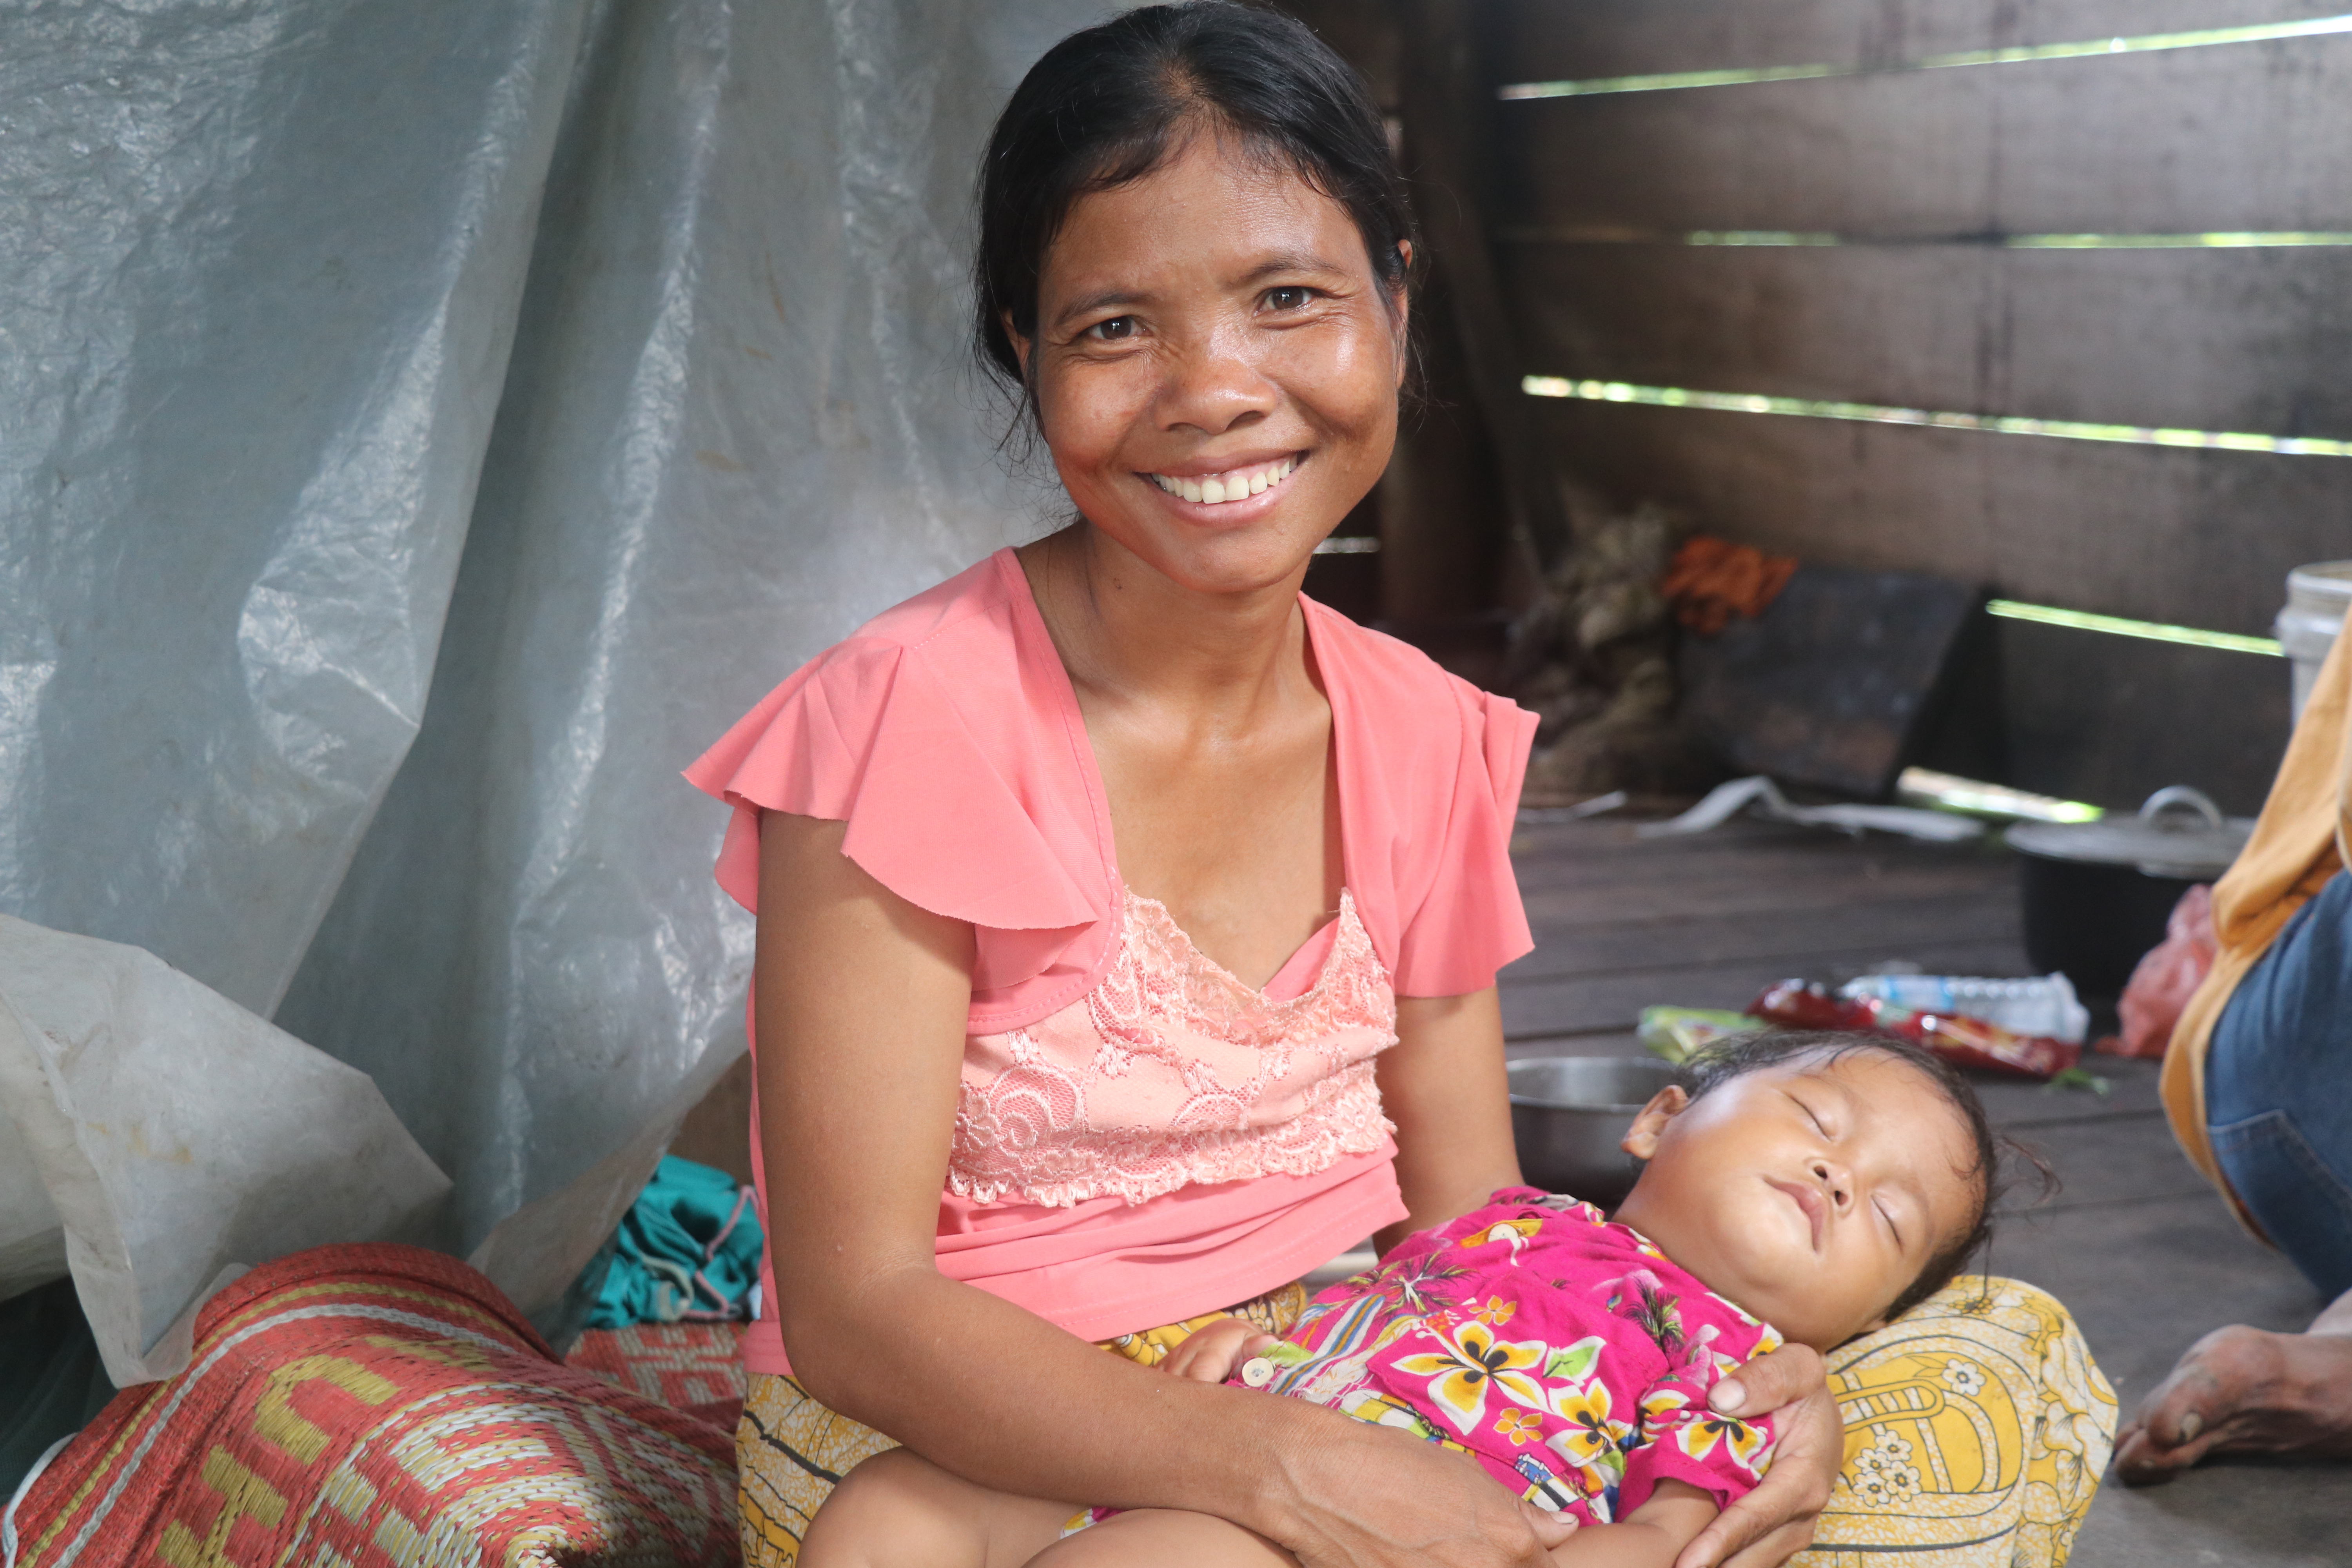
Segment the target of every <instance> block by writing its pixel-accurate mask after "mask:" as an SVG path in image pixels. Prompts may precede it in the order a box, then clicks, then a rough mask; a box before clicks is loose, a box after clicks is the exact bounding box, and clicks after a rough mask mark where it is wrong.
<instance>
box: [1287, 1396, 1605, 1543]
mask: <svg viewBox="0 0 2352 1568" xmlns="http://www.w3.org/2000/svg"><path fill="white" fill-rule="evenodd" d="M1335 1436H1337V1439H1338V1440H1337V1441H1333V1442H1328V1443H1314V1444H1307V1445H1300V1446H1298V1447H1293V1448H1291V1449H1289V1450H1288V1452H1287V1455H1286V1458H1289V1459H1290V1460H1291V1462H1290V1463H1287V1464H1284V1465H1283V1466H1282V1467H1281V1469H1282V1471H1283V1472H1284V1476H1283V1479H1284V1480H1285V1481H1286V1482H1287V1483H1288V1486H1287V1488H1286V1489H1288V1490H1289V1497H1288V1499H1287V1502H1286V1512H1287V1513H1288V1515H1289V1518H1288V1520H1287V1521H1286V1523H1285V1526H1284V1528H1283V1529H1281V1530H1280V1531H1277V1532H1276V1536H1275V1539H1276V1540H1278V1541H1280V1542H1282V1544H1283V1545H1285V1546H1286V1547H1287V1548H1288V1549H1289V1550H1290V1551H1291V1552H1294V1553H1296V1554H1297V1557H1298V1560H1299V1562H1300V1563H1302V1564H1303V1565H1304V1568H1550V1564H1551V1556H1550V1553H1551V1549H1552V1548H1553V1547H1555V1546H1558V1545H1559V1544H1560V1543H1561V1542H1565V1541H1566V1540H1567V1539H1568V1538H1569V1537H1570V1535H1572V1534H1573V1533H1574V1532H1575V1528H1576V1527H1575V1523H1574V1521H1572V1520H1568V1519H1563V1518H1560V1517H1559V1516H1558V1515H1553V1514H1547V1513H1545V1512H1544V1511H1543V1510H1541V1509H1538V1508H1536V1507H1535V1506H1534V1505H1532V1504H1530V1503H1528V1502H1526V1501H1525V1500H1522V1499H1519V1498H1516V1497H1513V1496H1512V1495H1511V1494H1510V1493H1509V1492H1508V1491H1507V1490H1505V1489H1503V1488H1501V1487H1499V1486H1496V1484H1495V1480H1494V1478H1493V1477H1491V1476H1489V1475H1488V1474H1487V1473H1486V1470H1485V1469H1484V1468H1482V1467H1481V1466H1480V1465H1479V1464H1478V1462H1477V1461H1476V1460H1475V1459H1472V1458H1470V1457H1469V1456H1468V1455H1466V1454H1463V1453H1459V1452H1454V1451H1451V1450H1447V1449H1444V1448H1440V1447H1436V1446H1435V1445H1433V1444H1429V1443H1424V1442H1423V1441H1421V1440H1420V1439H1418V1438H1416V1437H1413V1436H1410V1435H1409V1434H1407V1433H1404V1432H1401V1431H1395V1430H1391V1429H1388V1428H1384V1427H1379V1426H1364V1427H1360V1428H1359V1429H1358V1430H1357V1431H1355V1432H1342V1433H1339V1434H1336V1435H1335Z"/></svg>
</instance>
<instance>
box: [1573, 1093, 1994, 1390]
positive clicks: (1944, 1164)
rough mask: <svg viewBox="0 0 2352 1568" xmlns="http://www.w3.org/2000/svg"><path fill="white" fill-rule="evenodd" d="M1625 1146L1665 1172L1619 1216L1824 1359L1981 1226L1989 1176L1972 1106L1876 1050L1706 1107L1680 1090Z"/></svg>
mask: <svg viewBox="0 0 2352 1568" xmlns="http://www.w3.org/2000/svg"><path fill="white" fill-rule="evenodd" d="M1624 1146H1625V1151H1626V1152H1628V1153H1630V1154H1632V1155H1633V1156H1635V1157H1636V1158H1637V1159H1642V1160H1646V1161H1647V1162H1649V1163H1648V1167H1647V1169H1645V1170H1644V1171H1643V1173H1642V1179H1641V1181H1640V1182H1639V1183H1638V1184H1636V1185H1635V1186H1634V1188H1633V1195H1632V1196H1630V1197H1628V1198H1627V1199H1626V1200H1625V1205H1624V1206H1623V1207H1622V1209H1620V1210H1619V1211H1618V1213H1617V1217H1618V1218H1619V1219H1621V1220H1622V1221H1624V1223H1626V1224H1627V1225H1630V1226H1633V1228H1634V1229H1636V1230H1638V1231H1640V1232H1642V1233H1643V1235H1644V1236H1647V1237H1649V1238H1650V1239H1651V1240H1653V1241H1654V1242H1656V1243H1657V1244H1658V1245H1659V1247H1663V1248H1664V1250H1665V1253H1666V1256H1667V1257H1669V1258H1673V1259H1674V1260H1675V1262H1676V1263H1678V1264H1680V1265H1681V1266H1682V1267H1683V1268H1687V1269H1689V1270H1690V1271H1691V1272H1692V1273H1693V1274H1696V1276H1698V1278H1699V1279H1703V1280H1705V1281H1706V1284H1707V1287H1708V1288H1709V1289H1712V1290H1714V1291H1715V1292H1716V1293H1717V1295H1720V1296H1724V1297H1727V1298H1728V1299H1730V1300H1733V1301H1736V1302H1738V1304H1739V1305H1740V1306H1742V1307H1744V1308H1746V1309H1747V1310H1748V1311H1750V1312H1753V1313H1755V1314H1756V1315H1757V1316H1759V1317H1760V1318H1763V1319H1765V1320H1766V1321H1769V1322H1770V1323H1771V1324H1772V1325H1773V1326H1774V1327H1776V1328H1778V1329H1779V1330H1780V1331H1781V1332H1782V1333H1783V1334H1785V1335H1787V1336H1788V1337H1789V1338H1790V1339H1791V1340H1793V1341H1796V1342H1799V1343H1801V1344H1809V1345H1811V1346H1813V1347H1814V1348H1815V1349H1817V1350H1827V1349H1829V1348H1830V1347H1831V1346H1832V1345H1834V1344H1837V1343H1839V1342H1842V1341H1844V1340H1848V1339H1851V1338H1852V1337H1853V1336H1854V1335H1855V1334H1857V1333H1861V1332H1863V1331H1865V1330H1868V1329H1874V1328H1876V1327H1878V1326H1879V1325H1880V1324H1881V1323H1883V1322H1884V1321H1885V1313H1886V1309H1887V1308H1888V1306H1890V1305H1891V1304H1892V1303H1893V1302H1894V1300H1895V1298H1896V1297H1898V1296H1900V1295H1901V1294H1902V1293H1903V1292H1904V1291H1905V1290H1906V1289H1909V1288H1910V1285H1911V1282H1912V1281H1913V1280H1914V1279H1917V1278H1918V1276H1919V1271H1920V1270H1921V1269H1922V1268H1925V1267H1926V1266H1927V1261H1928V1259H1929V1258H1933V1257H1934V1256H1935V1255H1936V1254H1937V1253H1938V1252H1940V1251H1941V1250H1943V1248H1944V1247H1947V1246H1948V1245H1949V1244H1950V1243H1951V1242H1952V1241H1953V1240H1955V1239H1956V1238H1957V1237H1959V1236H1960V1235H1961V1234H1962V1233H1963V1232H1964V1230H1965V1229H1966V1228H1967V1227H1968V1226H1969V1225H1970V1224H1971V1222H1972V1221H1973V1219H1974V1217H1975V1207H1976V1202H1977V1194H1978V1192H1979V1190H1980V1184H1981V1181H1982V1178H1981V1177H1980V1176H1979V1174H1977V1173H1975V1172H1974V1170H1973V1166H1974V1164H1975V1163H1976V1149H1975V1144H1974V1141H1973V1139H1972V1137H1971V1135H1970V1133H1969V1129H1968V1125H1967V1123H1966V1122H1965V1121H1963V1120H1962V1119H1961V1116H1960V1113H1959V1111H1958V1110H1956V1109H1955V1108H1954V1107H1953V1106H1952V1104H1951V1102H1950V1101H1949V1100H1946V1099H1945V1098H1944V1096H1943V1094H1942V1092H1941V1091H1940V1090H1938V1089H1937V1088H1936V1087H1935V1085H1934V1084H1932V1083H1930V1082H1929V1081H1928V1080H1927V1078H1926V1077H1925V1076H1923V1075H1922V1074H1921V1073H1920V1072H1919V1071H1918V1069H1917V1068H1913V1067H1910V1066H1908V1065H1907V1064H1906V1063H1904V1062H1902V1061H1900V1060H1898V1059H1896V1058H1893V1057H1889V1056H1885V1055H1883V1054H1881V1053H1879V1052H1876V1051H1855V1052H1850V1053H1848V1054H1846V1055H1844V1056H1842V1057H1838V1058H1835V1059H1825V1058H1822V1057H1819V1056H1816V1057H1811V1058H1798V1059H1797V1060H1795V1061H1791V1062H1788V1063H1785V1064H1783V1065H1781V1066H1779V1067H1774V1068H1764V1069H1762V1070H1760V1071H1757V1072H1752V1073H1748V1074H1747V1075H1745V1076H1744V1077H1741V1078H1738V1079H1733V1080H1732V1081H1731V1082H1729V1083H1727V1084H1725V1085H1724V1086H1723V1087H1722V1088H1720V1089H1716V1090H1715V1091H1714V1092H1712V1093H1710V1094H1708V1095H1707V1096H1706V1098H1705V1099H1703V1100H1696V1101H1692V1100H1688V1099H1687V1097H1685V1095H1684V1094H1683V1092H1682V1090H1680V1089H1668V1090H1666V1091H1665V1092H1664V1093H1663V1094H1661V1095H1659V1096H1658V1098H1657V1099H1655V1100H1652V1101H1651V1102H1650V1103H1649V1105H1648V1106H1647V1107H1646V1108H1645V1109H1644V1110H1643V1112H1642V1114H1641V1116H1640V1117H1639V1118H1637V1119H1636V1120H1635V1121H1634V1123H1633V1130H1632V1131H1629V1132H1628V1133H1626V1135H1625V1145H1624Z"/></svg>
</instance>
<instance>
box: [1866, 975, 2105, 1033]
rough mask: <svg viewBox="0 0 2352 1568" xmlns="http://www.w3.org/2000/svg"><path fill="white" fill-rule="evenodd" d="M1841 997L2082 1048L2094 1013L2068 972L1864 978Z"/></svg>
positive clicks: (1872, 976) (1870, 976)
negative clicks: (1873, 1000)
mask: <svg viewBox="0 0 2352 1568" xmlns="http://www.w3.org/2000/svg"><path fill="white" fill-rule="evenodd" d="M1838 994H1839V995H1841V996H1875V997H1877V998H1878V999H1879V1000H1880V1001H1881V1002H1892V1003H1893V1004H1895V1005H1896V1006H1897V1007H1908V1008H1909V1009H1911V1011H1913V1012H1915V1013H1936V1014H1948V1013H1957V1014H1958V1015H1960V1016H1963V1017H1968V1018H1975V1019H1978V1020H1979V1021H1980V1022H1982V1023H1987V1024H1998V1025H1999V1026H2000V1027H2002V1028H2004V1029H2007V1030H2008V1031H2009V1032H2010V1033H2011V1034H2013V1035H2047V1036H2049V1037H2051V1038H2052V1039H2053V1040H2064V1041H2066V1042H2068V1043H2069V1044H2071V1045H2077V1046H2079V1045H2081V1044H2082V1043H2083V1041H2084V1037H2087V1036H2088V1035H2089V1034H2090V1032H2091V1010H2090V1009H2089V1008H2087V1007H2085V1006H2084V1005H2083V1004H2082V1002H2081V1001H2080V1000H2079V999H2078V998H2077V997H2076V996H2075V994H2074V982H2072V981H2070V980H2068V979H2067V978H2066V977H2065V976H2064V975H2063V974H2042V975H2036V976H2034V977H2032V979H2027V980H1983V979H1979V978H1977V977H1976V976H1974V975H1966V974H1864V975H1861V976H1859V977H1857V978H1855V979H1853V980H1849V981H1847V982H1846V983H1845V984H1843V985H1841V986H1839V987H1838Z"/></svg>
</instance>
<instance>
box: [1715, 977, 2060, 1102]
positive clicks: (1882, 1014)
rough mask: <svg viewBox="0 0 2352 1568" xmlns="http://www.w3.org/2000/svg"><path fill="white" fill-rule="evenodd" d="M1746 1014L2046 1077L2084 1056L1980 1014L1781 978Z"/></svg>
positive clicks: (1959, 1062) (1974, 1065)
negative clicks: (1871, 1032)
mask: <svg viewBox="0 0 2352 1568" xmlns="http://www.w3.org/2000/svg"><path fill="white" fill-rule="evenodd" d="M1748 1014H1749V1016H1752V1017H1757V1018H1762V1019H1764V1020H1766V1021H1767V1022H1769V1023H1774V1024H1780V1025H1785V1026H1789V1027H1790V1028H1798V1029H1875V1030H1876V1031H1878V1032H1879V1033H1880V1034H1882V1035H1892V1036H1894V1037H1895V1038H1897V1039H1902V1040H1909V1041H1910V1042H1912V1043H1913V1044H1914V1045H1919V1046H1925V1047H1927V1048H1928V1049H1929V1050H1931V1051H1934V1052H1935V1053H1936V1054H1937V1056H1939V1057H1942V1058H1945V1059H1946V1060H1948V1061H1949V1062H1951V1063H1953V1064H1954V1065H1955V1066H1958V1067H1966V1068H1990V1070H1992V1071H1995V1072H2011V1073H2018V1074H2021V1075H2022V1076H2024V1077H2027V1078H2042V1079H2046V1078H2048V1077H2050V1076H2051V1075H2052V1074H2053V1073H2059V1072H2063V1071H2064V1070H2065V1069H2066V1068H2070V1067H2073V1066H2074V1064H2075V1063H2076V1062H2078V1061H2080V1060H2081V1059H2082V1056H2083V1047H2081V1046H2079V1045H2075V1044H2071V1043H2069V1042H2067V1041H2065V1040H2053V1039H2052V1038H2051V1037H2049V1036H2047V1035H2020V1034H2016V1033H2013V1032H2012V1031H2011V1030H2008V1029H2004V1028H2002V1027H2000V1026H1999V1025H1997V1024H1988V1023H1986V1022H1985V1021H1984V1020H1983V1019H1981V1018H1969V1017H1963V1016H1959V1015H1958V1014H1948V1013H1920V1012H1914V1011H1913V1010H1912V1009H1910V1008H1908V1007H1898V1006H1896V1005H1895V1004H1893V1003H1891V1002H1884V1001H1881V1000H1879V999H1878V998H1877V997H1875V996H1840V995H1837V994H1834V993H1832V991H1831V990H1830V989H1829V988H1828V987H1827V986H1825V985H1822V984H1817V983H1809V982H1807V981H1802V980H1783V981H1781V982H1780V984H1776V985H1772V986H1769V987H1767V988H1766V989H1765V992H1764V994H1762V995H1760V996H1759V997H1757V998H1756V1000H1755V1001H1754V1002H1752V1003H1750V1004H1748Z"/></svg>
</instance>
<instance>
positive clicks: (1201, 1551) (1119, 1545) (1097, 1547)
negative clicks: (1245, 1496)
mask: <svg viewBox="0 0 2352 1568" xmlns="http://www.w3.org/2000/svg"><path fill="white" fill-rule="evenodd" d="M1029 1561H1030V1562H1031V1563H1032V1564H1034V1568H1298V1559H1297V1558H1296V1557H1293V1556H1292V1555H1291V1554H1290V1553H1289V1552H1285V1551H1284V1550H1283V1549H1282V1548H1281V1547H1279V1546H1276V1544H1275V1543H1274V1542H1271V1541H1268V1540H1267V1539H1266V1538H1265V1536H1263V1535H1260V1534H1258V1533H1257V1532H1256V1531H1251V1530H1244V1529H1243V1528H1242V1527H1241V1526H1240V1525H1238V1524H1234V1523H1232V1522H1231V1521H1226V1520H1222V1519H1214V1518H1212V1517H1211V1516H1209V1515H1208V1514H1205V1513H1177V1512H1171V1511H1170V1510H1165V1509H1142V1510H1137V1511H1136V1512H1133V1513H1121V1514H1114V1515H1113V1516H1112V1517H1110V1518H1109V1519H1107V1520H1104V1521H1102V1522H1101V1523H1100V1524H1097V1525H1092V1526H1089V1527H1088V1528H1087V1529H1085V1530H1081V1531H1078V1532H1077V1533H1076V1534H1075V1535H1072V1536H1069V1537H1067V1538H1066V1539H1065V1540H1063V1541H1061V1542H1057V1543H1055V1545H1052V1546H1049V1547H1047V1548H1046V1549H1045V1551H1043V1552H1039V1553H1038V1554H1037V1555H1036V1556H1034V1557H1033V1558H1031V1559H1030V1560H1029Z"/></svg>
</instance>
